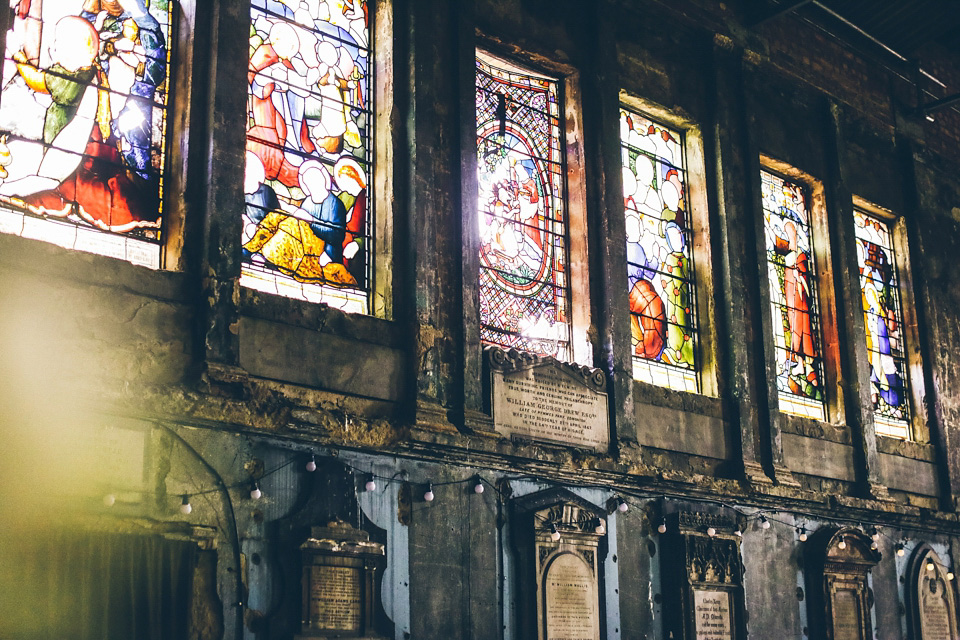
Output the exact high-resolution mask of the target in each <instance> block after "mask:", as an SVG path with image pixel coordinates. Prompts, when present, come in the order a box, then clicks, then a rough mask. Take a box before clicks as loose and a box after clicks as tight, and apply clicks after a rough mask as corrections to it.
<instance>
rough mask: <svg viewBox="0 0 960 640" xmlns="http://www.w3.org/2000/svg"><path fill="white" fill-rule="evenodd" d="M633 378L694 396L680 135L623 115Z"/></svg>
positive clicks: (688, 233)
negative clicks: (689, 392)
mask: <svg viewBox="0 0 960 640" xmlns="http://www.w3.org/2000/svg"><path fill="white" fill-rule="evenodd" d="M620 145H621V154H622V155H621V158H622V162H623V201H624V214H625V215H626V230H627V279H628V286H629V291H630V324H631V330H632V337H633V343H632V344H633V350H632V354H633V373H634V377H635V378H637V379H638V380H643V381H644V382H649V383H651V384H657V385H660V386H664V387H668V388H670V389H676V390H679V391H693V392H696V391H697V361H696V347H697V326H696V291H695V284H694V282H695V281H694V269H693V252H692V245H693V231H692V229H691V220H690V217H689V208H688V205H687V194H686V171H685V170H684V159H683V135H682V134H681V133H680V132H678V131H674V130H672V129H669V128H667V127H664V126H663V125H660V124H657V123H654V122H653V121H651V120H649V119H648V118H646V117H645V116H642V115H640V114H639V113H636V112H634V111H631V110H628V109H626V108H621V109H620Z"/></svg>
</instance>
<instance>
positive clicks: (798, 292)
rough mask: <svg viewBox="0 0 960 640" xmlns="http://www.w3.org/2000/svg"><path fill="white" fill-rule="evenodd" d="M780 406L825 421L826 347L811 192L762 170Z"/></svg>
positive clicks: (764, 225)
mask: <svg viewBox="0 0 960 640" xmlns="http://www.w3.org/2000/svg"><path fill="white" fill-rule="evenodd" d="M760 175H761V191H762V197H763V218H764V220H763V227H764V236H765V240H766V248H767V276H768V277H769V279H770V311H771V312H772V314H773V341H774V345H775V348H776V369H777V371H776V373H777V390H778V392H779V399H780V410H781V411H784V412H786V413H792V414H795V415H800V416H806V417H809V418H816V419H819V420H823V419H824V418H825V412H824V397H823V350H822V340H821V333H820V314H819V310H818V302H817V267H816V262H815V260H814V250H813V234H812V233H811V230H810V208H809V200H808V194H807V191H806V190H805V189H804V187H802V186H801V185H799V184H797V183H795V182H791V181H789V180H785V179H783V178H781V177H779V176H775V175H773V174H771V173H768V172H766V171H762V172H761V174H760Z"/></svg>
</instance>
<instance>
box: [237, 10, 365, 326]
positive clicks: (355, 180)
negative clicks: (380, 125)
mask: <svg viewBox="0 0 960 640" xmlns="http://www.w3.org/2000/svg"><path fill="white" fill-rule="evenodd" d="M250 18H251V27H250V64H249V71H248V74H247V77H248V82H249V92H248V106H247V153H246V175H245V180H244V191H245V193H246V207H245V209H244V211H243V213H242V215H243V223H244V224H243V239H242V244H243V271H242V275H241V279H240V282H241V284H243V285H244V286H247V287H251V288H254V289H259V290H261V291H267V292H270V293H275V294H279V295H283V296H288V297H293V298H300V299H303V300H308V301H310V302H323V303H325V304H328V305H330V306H333V307H337V308H340V309H343V310H344V311H352V312H359V313H367V311H368V296H369V291H370V280H371V271H370V259H371V255H372V253H371V250H372V246H371V245H372V238H371V233H370V230H371V228H372V225H371V220H370V217H371V216H370V198H369V195H368V194H369V187H370V184H371V182H372V179H373V175H372V174H373V170H372V165H371V146H370V145H371V131H372V115H371V114H372V110H371V107H372V105H371V92H370V87H371V64H372V62H371V58H370V42H369V40H370V28H369V27H370V20H369V15H368V5H367V2H366V1H364V0H354V1H353V2H339V1H335V0H300V1H299V2H286V1H283V2H281V1H280V0H252V2H251V5H250Z"/></svg>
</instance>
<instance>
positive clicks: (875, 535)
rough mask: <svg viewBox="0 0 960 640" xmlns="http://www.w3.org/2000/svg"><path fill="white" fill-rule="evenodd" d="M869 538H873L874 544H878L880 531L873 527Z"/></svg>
mask: <svg viewBox="0 0 960 640" xmlns="http://www.w3.org/2000/svg"><path fill="white" fill-rule="evenodd" d="M870 537H871V538H873V541H874V542H880V530H879V529H877V528H876V527H874V528H873V532H872V533H871V534H870Z"/></svg>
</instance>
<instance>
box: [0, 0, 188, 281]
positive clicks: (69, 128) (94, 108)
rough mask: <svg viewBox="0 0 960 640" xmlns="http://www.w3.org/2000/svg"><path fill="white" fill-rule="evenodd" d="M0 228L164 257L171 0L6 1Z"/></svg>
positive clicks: (111, 251) (154, 259) (137, 260)
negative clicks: (8, 24) (7, 25)
mask: <svg viewBox="0 0 960 640" xmlns="http://www.w3.org/2000/svg"><path fill="white" fill-rule="evenodd" d="M10 5H11V11H12V13H11V15H12V18H13V25H12V27H11V29H10V30H9V31H8V32H7V42H6V52H5V58H4V67H3V85H2V87H3V88H2V93H0V232H3V233H12V234H15V235H19V236H23V237H28V238H35V239H38V240H44V241H46V242H51V243H53V244H57V245H60V246H63V247H67V248H70V249H78V250H81V251H88V252H91V253H98V254H102V255H108V256H112V257H116V258H120V259H123V260H129V261H130V262H133V263H134V264H140V265H144V266H149V267H152V268H158V267H159V266H160V244H159V243H160V230H161V204H162V200H163V167H164V153H165V145H164V138H165V134H166V113H167V95H168V84H169V69H170V48H169V46H168V43H169V38H170V24H171V13H172V8H173V3H172V1H171V0H124V1H122V2H121V1H119V0H58V1H53V0H46V1H44V0H13V1H12V2H11V3H10Z"/></svg>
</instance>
